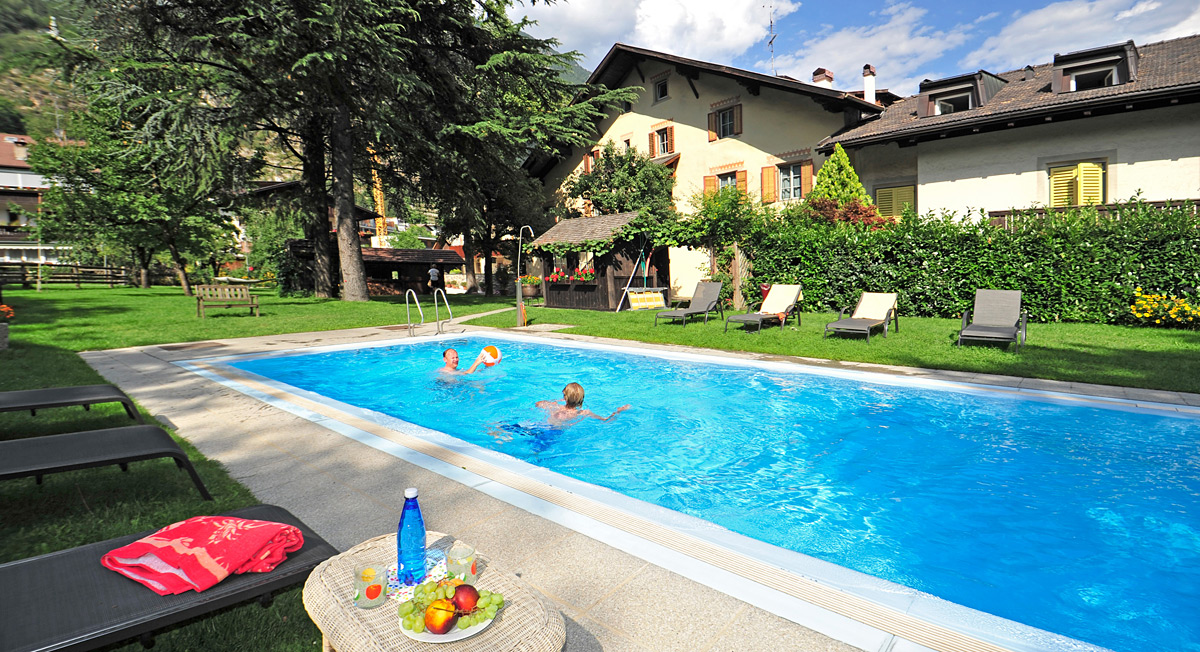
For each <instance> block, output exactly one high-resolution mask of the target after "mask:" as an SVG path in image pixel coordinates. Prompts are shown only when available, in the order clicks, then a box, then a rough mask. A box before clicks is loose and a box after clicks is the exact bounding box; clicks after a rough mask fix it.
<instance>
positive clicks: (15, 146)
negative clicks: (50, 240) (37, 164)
mask: <svg viewBox="0 0 1200 652" xmlns="http://www.w3.org/2000/svg"><path fill="white" fill-rule="evenodd" d="M33 144H34V140H33V139H32V138H30V137H29V136H24V135H21V134H0V230H7V229H11V228H14V227H19V226H27V225H29V223H30V219H29V216H30V215H36V214H37V212H38V205H39V204H40V203H41V197H42V191H43V190H45V189H46V188H47V187H48V184H47V183H46V182H45V180H43V179H42V175H40V174H37V173H35V172H33V170H31V169H30V167H29V148H30V147H31V146H32V145H33ZM10 205H16V206H18V207H20V208H21V210H20V211H19V214H18V211H13V210H11V209H10ZM34 222H36V219H35V220H34Z"/></svg>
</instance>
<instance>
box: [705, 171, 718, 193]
mask: <svg viewBox="0 0 1200 652" xmlns="http://www.w3.org/2000/svg"><path fill="white" fill-rule="evenodd" d="M716 191H717V175H715V174H714V175H712V176H709V177H704V194H706V195H709V194H712V193H714V192H716Z"/></svg>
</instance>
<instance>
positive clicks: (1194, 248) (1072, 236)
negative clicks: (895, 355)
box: [748, 201, 1200, 325]
mask: <svg viewBox="0 0 1200 652" xmlns="http://www.w3.org/2000/svg"><path fill="white" fill-rule="evenodd" d="M748 245H749V246H748V249H750V250H751V254H752V259H753V272H752V274H753V278H752V281H753V283H755V284H757V283H760V282H767V283H799V284H801V285H802V286H803V288H804V300H803V304H802V306H801V309H802V310H804V311H807V312H829V311H836V310H838V309H840V308H842V307H845V306H853V305H854V304H855V303H856V302H857V300H858V296H859V294H860V293H861V292H863V291H872V292H896V293H898V294H899V301H900V310H901V313H902V314H907V315H915V316H929V317H957V316H959V315H961V314H962V312H963V311H964V310H965V309H967V308H970V307H971V304H972V302H973V300H974V296H975V290H976V289H977V288H993V289H1011V290H1021V291H1022V293H1023V294H1022V298H1023V304H1024V307H1025V308H1026V309H1027V310H1028V311H1029V315H1030V319H1031V320H1035V321H1042V322H1048V321H1075V322H1095V323H1109V324H1115V323H1145V322H1146V321H1147V320H1146V319H1144V318H1141V317H1138V316H1135V315H1134V313H1133V311H1131V309H1130V306H1131V305H1132V304H1133V303H1134V301H1135V297H1134V294H1135V291H1137V290H1139V289H1140V290H1142V291H1144V292H1146V293H1156V294H1161V295H1165V296H1179V297H1181V298H1183V299H1186V300H1188V301H1191V303H1192V305H1196V303H1197V302H1196V298H1197V297H1198V296H1200V290H1198V287H1200V215H1197V211H1196V209H1195V207H1194V206H1192V205H1191V204H1183V205H1180V206H1175V207H1170V206H1168V207H1166V208H1156V207H1152V206H1149V205H1147V204H1144V203H1141V202H1139V201H1132V202H1130V203H1127V204H1122V205H1119V206H1118V207H1116V208H1110V209H1109V212H1108V214H1107V215H1106V216H1103V217H1102V216H1100V214H1098V213H1097V212H1096V210H1095V209H1091V208H1081V209H1074V210H1070V211H1066V212H1060V213H1049V214H1047V215H1039V214H1037V213H1033V212H1028V213H1023V214H1016V215H1014V216H1013V218H1011V219H1010V221H1009V224H1008V225H1007V226H999V225H993V224H991V223H990V222H989V221H988V220H986V219H982V220H972V219H957V218H956V216H954V215H952V214H950V215H942V216H934V215H925V216H918V215H915V214H912V213H908V214H906V215H905V216H904V217H903V218H902V219H901V220H900V221H899V222H898V223H897V224H893V225H889V226H887V227H884V228H876V229H874V230H872V229H870V228H864V227H856V226H854V225H845V224H830V223H828V222H822V221H814V220H808V219H804V218H803V217H801V216H800V213H799V212H798V211H797V212H792V213H791V214H789V212H788V211H785V212H784V214H783V215H781V216H780V217H779V223H778V224H772V225H771V228H767V229H762V230H761V231H760V232H759V233H758V234H757V235H756V236H755V237H754V238H753V242H750V243H748ZM1149 321H1150V323H1153V319H1151V320H1149ZM1189 325H1190V324H1189Z"/></svg>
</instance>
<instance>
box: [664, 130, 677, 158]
mask: <svg viewBox="0 0 1200 652" xmlns="http://www.w3.org/2000/svg"><path fill="white" fill-rule="evenodd" d="M674 153H675V127H674V126H673V125H672V126H670V127H667V151H665V152H663V154H674Z"/></svg>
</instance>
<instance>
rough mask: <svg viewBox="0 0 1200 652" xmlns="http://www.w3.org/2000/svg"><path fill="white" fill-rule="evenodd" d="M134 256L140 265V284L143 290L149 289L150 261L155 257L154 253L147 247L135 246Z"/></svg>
mask: <svg viewBox="0 0 1200 652" xmlns="http://www.w3.org/2000/svg"><path fill="white" fill-rule="evenodd" d="M133 257H134V260H135V262H137V266H138V286H139V287H141V288H142V289H143V290H149V289H150V261H151V260H152V259H153V258H154V253H153V252H151V251H147V250H146V248H145V247H134V248H133Z"/></svg>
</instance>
